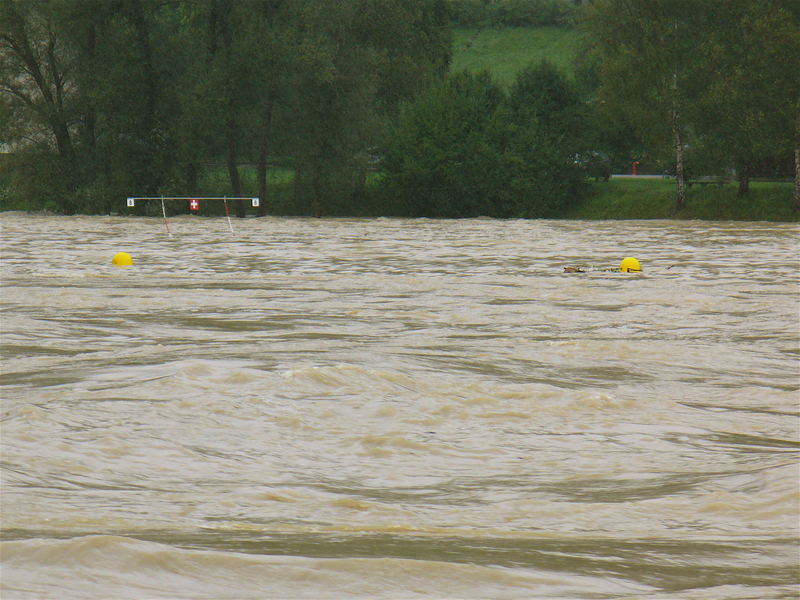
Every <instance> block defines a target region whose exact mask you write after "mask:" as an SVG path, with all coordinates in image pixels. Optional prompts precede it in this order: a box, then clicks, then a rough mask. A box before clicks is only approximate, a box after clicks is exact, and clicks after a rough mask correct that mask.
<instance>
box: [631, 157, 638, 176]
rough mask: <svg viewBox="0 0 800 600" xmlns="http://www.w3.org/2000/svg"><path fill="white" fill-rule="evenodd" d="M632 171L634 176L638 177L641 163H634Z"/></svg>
mask: <svg viewBox="0 0 800 600" xmlns="http://www.w3.org/2000/svg"><path fill="white" fill-rule="evenodd" d="M631 171H632V172H633V174H634V175H638V174H639V161H638V160H637V161H635V162H634V163H633V164H632V165H631Z"/></svg>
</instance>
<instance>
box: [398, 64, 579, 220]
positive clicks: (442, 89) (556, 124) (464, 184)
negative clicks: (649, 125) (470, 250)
mask: <svg viewBox="0 0 800 600" xmlns="http://www.w3.org/2000/svg"><path fill="white" fill-rule="evenodd" d="M584 124H585V120H584V118H583V115H582V105H581V103H580V101H579V98H578V95H577V93H576V91H575V90H574V87H573V86H572V85H571V84H570V83H569V82H568V81H567V80H566V78H565V77H564V76H563V75H562V74H561V73H559V72H558V71H557V70H556V69H555V68H554V67H553V66H552V65H550V64H548V63H543V64H541V65H538V66H531V67H529V68H528V69H525V70H524V71H523V72H522V73H521V74H520V75H519V76H518V78H517V80H516V82H515V83H514V85H513V86H512V88H511V91H510V94H509V95H508V96H507V95H506V94H505V92H504V91H503V90H502V89H501V88H500V87H499V85H498V84H497V83H496V82H495V81H494V80H492V78H491V76H490V75H489V74H488V73H486V72H483V73H478V74H470V73H467V72H464V73H459V74H456V75H454V76H451V77H449V78H448V79H447V80H446V81H445V82H443V83H442V84H440V85H438V86H434V87H433V88H431V89H430V90H428V91H426V92H424V93H422V94H421V95H420V96H419V97H418V98H417V99H416V100H415V101H413V102H411V103H408V104H406V105H405V106H404V107H403V110H401V113H400V117H399V119H398V121H397V125H396V126H395V128H394V129H393V131H392V132H391V134H390V135H389V136H388V141H387V143H386V148H385V153H386V158H385V160H384V172H385V179H384V187H385V190H386V193H387V194H388V195H390V196H392V197H394V198H396V199H397V202H398V203H399V205H400V211H399V212H402V213H404V214H409V215H411V216H429V217H476V216H480V215H486V216H493V217H526V218H541V217H551V216H556V215H557V214H559V211H560V210H562V209H563V207H564V206H565V205H566V204H567V203H568V202H570V201H571V200H574V199H576V198H577V197H579V196H580V194H581V193H582V191H583V174H582V172H581V170H580V169H579V167H578V166H577V165H576V164H575V155H576V153H577V152H579V151H580V150H581V149H582V147H583V146H582V144H581V143H580V142H579V141H578V140H579V139H580V132H581V131H582V130H583V129H584Z"/></svg>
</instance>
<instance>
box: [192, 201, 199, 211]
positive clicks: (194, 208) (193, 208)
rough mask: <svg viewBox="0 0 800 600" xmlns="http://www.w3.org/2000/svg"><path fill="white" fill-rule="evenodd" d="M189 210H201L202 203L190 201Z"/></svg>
mask: <svg viewBox="0 0 800 600" xmlns="http://www.w3.org/2000/svg"><path fill="white" fill-rule="evenodd" d="M189 208H191V209H192V210H200V201H199V200H189Z"/></svg>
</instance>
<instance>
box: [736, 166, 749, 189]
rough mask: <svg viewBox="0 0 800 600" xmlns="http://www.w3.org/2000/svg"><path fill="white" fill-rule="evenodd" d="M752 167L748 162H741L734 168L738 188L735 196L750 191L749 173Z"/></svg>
mask: <svg viewBox="0 0 800 600" xmlns="http://www.w3.org/2000/svg"><path fill="white" fill-rule="evenodd" d="M751 172H752V169H751V167H750V164H749V163H746V162H741V163H739V165H738V166H737V168H736V175H737V177H738V179H739V190H738V191H737V192H736V195H737V196H746V195H747V194H749V193H750V174H751Z"/></svg>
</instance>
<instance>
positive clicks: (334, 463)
mask: <svg viewBox="0 0 800 600" xmlns="http://www.w3.org/2000/svg"><path fill="white" fill-rule="evenodd" d="M0 224H2V272H1V274H2V297H1V298H0V300H1V302H2V345H3V363H2V366H3V369H2V384H3V387H2V430H1V432H2V467H3V471H2V514H1V515H0V516H1V517H2V536H3V542H2V572H1V573H2V583H1V584H0V585H1V587H0V595H2V598H3V600H13V599H18V598H37V599H39V598H58V599H63V598H80V599H87V598H88V599H91V598H98V599H100V598H103V599H106V598H115V599H126V598H131V599H145V598H147V599H150V598H181V599H194V598H208V599H212V598H213V599H217V598H220V599H221V598H237V599H240V598H259V599H264V598H276V599H277V598H289V599H294V598H331V599H333V598H336V599H341V598H364V599H367V598H368V599H387V598H392V599H393V598H404V599H405V598H531V599H539V598H575V599H583V598H628V599H648V600H649V599H676V598H679V599H683V598H686V599H715V600H719V599H758V600H766V599H777V598H784V599H786V598H797V597H798V595H799V594H800V569H798V559H799V558H800V554H799V553H798V508H800V504H799V503H800V494H799V493H798V492H799V489H798V485H799V484H798V481H799V479H800V478H799V477H798V475H800V472H799V471H798V464H799V463H798V449H799V448H800V440H799V439H798V438H799V437H800V434H799V431H798V424H799V423H800V421H799V420H798V404H799V402H800V395H799V392H798V390H799V389H800V331H798V327H799V325H798V323H799V320H800V313H799V312H798V310H799V308H800V293H799V292H800V263H799V262H798V256H800V253H799V252H798V250H800V229H799V228H798V226H797V225H792V224H768V223H706V222H669V221H635V222H631V221H623V222H577V221H497V220H481V219H476V220H460V221H448V220H444V221H436V220H401V219H372V220H366V219H365V220H357V219H350V220H348V219H277V218H265V219H248V220H244V221H241V220H235V221H234V222H233V234H231V232H230V231H229V230H228V226H227V223H226V221H225V220H224V219H214V218H200V217H189V216H186V217H180V218H177V219H173V220H172V221H171V230H172V235H171V236H170V235H167V233H166V232H165V230H164V228H163V225H162V223H161V221H160V220H159V219H150V218H122V217H52V216H31V215H23V214H15V213H6V214H3V215H2V216H0ZM121 250H124V251H127V252H129V253H130V254H131V255H132V256H133V259H134V261H135V265H134V266H133V267H129V268H119V267H114V266H112V265H111V258H112V256H113V255H114V253H116V252H117V251H121ZM625 256H635V257H637V258H638V259H639V260H640V261H641V262H642V265H643V267H644V272H643V273H641V274H623V273H619V272H609V271H604V270H601V269H602V268H605V267H614V266H616V265H618V264H619V262H620V260H621V259H622V258H623V257H625ZM574 264H585V265H588V266H590V267H592V266H593V267H594V269H593V270H592V271H591V272H587V273H584V274H564V273H562V267H563V266H564V265H574Z"/></svg>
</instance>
